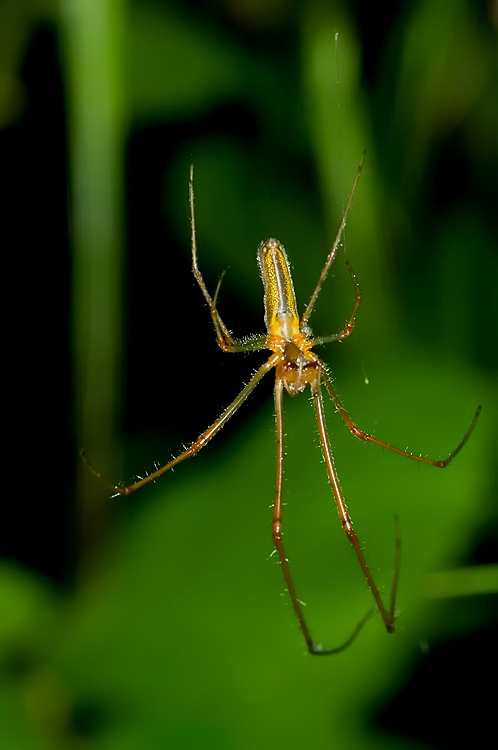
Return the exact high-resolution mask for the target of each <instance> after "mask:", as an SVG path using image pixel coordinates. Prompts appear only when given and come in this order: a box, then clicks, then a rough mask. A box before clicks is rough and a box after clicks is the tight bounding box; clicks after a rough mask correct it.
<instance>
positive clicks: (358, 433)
mask: <svg viewBox="0 0 498 750" xmlns="http://www.w3.org/2000/svg"><path fill="white" fill-rule="evenodd" d="M321 377H322V380H323V382H324V385H325V388H326V389H327V391H328V392H329V395H330V398H331V399H332V401H333V402H334V406H335V408H336V410H337V411H338V412H339V414H340V415H341V417H342V419H343V420H344V422H345V423H346V426H347V428H348V429H349V431H350V432H351V433H352V434H353V435H354V436H355V437H357V438H359V439H360V440H363V441H364V442H366V443H375V445H380V446H381V448H387V449H388V450H390V451H392V452H393V453H398V454H399V455H400V456H406V457H407V458H412V459H413V460H414V461H420V462H421V463H423V464H429V466H438V467H439V468H440V469H444V468H445V467H446V466H448V464H449V463H450V461H453V459H454V458H455V456H456V455H457V454H458V453H460V451H461V450H462V448H463V446H464V445H465V443H466V442H467V440H468V439H469V437H470V436H471V434H472V431H473V429H474V427H475V426H476V422H477V420H478V418H479V414H480V413H481V406H480V405H479V406H478V407H477V410H476V413H475V414H474V418H473V419H472V422H471V423H470V427H469V429H468V430H467V432H466V433H465V435H464V436H463V439H462V440H461V441H460V443H459V444H458V445H457V447H456V448H455V450H454V451H453V453H450V455H449V456H448V458H446V459H445V460H444V461H438V460H436V459H433V458H424V456H417V455H416V454H415V453H410V452H409V451H403V450H401V449H400V448H395V447H394V445H389V443H384V442H383V441H382V440H378V439H377V438H375V437H374V436H373V435H370V434H369V433H368V432H364V430H360V428H359V427H357V426H356V424H355V423H354V422H353V420H352V419H351V417H350V416H349V414H348V413H347V411H346V409H345V408H344V406H343V405H342V402H341V400H340V398H339V396H338V395H337V393H336V390H335V388H334V386H333V385H332V381H331V380H330V378H329V376H328V375H327V373H326V371H325V369H322V371H321Z"/></svg>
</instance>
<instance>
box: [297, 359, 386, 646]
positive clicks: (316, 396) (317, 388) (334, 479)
mask: <svg viewBox="0 0 498 750" xmlns="http://www.w3.org/2000/svg"><path fill="white" fill-rule="evenodd" d="M322 372H323V370H320V369H319V370H317V377H316V379H315V381H314V382H313V383H312V384H311V388H312V392H313V402H314V405H315V412H316V419H317V423H318V434H319V436H320V443H321V446H322V452H323V457H324V459H325V466H326V468H327V474H328V475H329V480H330V484H331V486H332V492H333V493H334V497H335V502H336V505H337V510H338V511H339V517H340V519H341V523H342V527H343V529H344V531H345V532H346V535H347V537H348V539H349V541H350V542H351V544H352V545H353V548H354V551H355V553H356V556H357V558H358V560H359V563H360V565H361V568H362V570H363V573H364V574H365V578H366V579H367V583H368V585H369V586H370V589H371V591H372V594H373V596H374V599H375V602H376V604H377V607H378V608H379V611H380V614H381V615H382V619H383V620H384V624H385V626H386V630H387V632H388V633H393V632H394V629H395V622H394V621H395V614H394V613H395V603H396V590H397V585H398V578H399V564H400V549H401V542H400V536H399V530H398V529H396V552H395V570H394V577H393V584H392V590H391V602H390V607H389V612H388V611H387V609H386V607H385V606H384V602H383V601H382V599H381V597H380V593H379V589H378V588H377V586H376V584H375V582H374V580H373V577H372V574H371V573H370V570H369V568H368V565H367V563H366V561H365V557H364V555H363V551H362V549H361V546H360V542H359V539H358V536H357V534H356V532H355V530H354V529H353V523H352V521H351V517H350V515H349V513H348V510H347V508H346V502H345V500H344V496H343V494H342V490H341V487H340V485H339V478H338V476H337V471H336V468H335V465H334V458H333V456H332V451H331V448H330V442H329V438H328V434H327V427H326V425H325V415H324V412H323V398H322V392H321V383H320V375H321V373H322Z"/></svg>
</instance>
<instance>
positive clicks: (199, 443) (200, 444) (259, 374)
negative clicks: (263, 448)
mask: <svg viewBox="0 0 498 750" xmlns="http://www.w3.org/2000/svg"><path fill="white" fill-rule="evenodd" d="M279 358H280V357H279V355H278V354H272V355H271V357H270V358H269V359H268V360H267V361H266V362H265V363H264V365H262V366H261V367H260V368H259V369H258V370H257V371H256V372H255V373H254V375H253V376H252V378H251V379H250V381H249V382H248V384H247V385H246V386H245V387H244V388H243V389H242V390H241V392H240V393H239V395H238V396H237V397H236V398H235V399H234V400H233V401H232V403H231V404H230V406H228V407H227V408H226V409H225V411H224V412H223V413H222V414H221V416H220V417H218V419H217V420H216V422H214V423H213V424H212V425H211V427H209V428H208V429H207V430H206V431H205V432H203V433H202V435H200V436H199V437H198V438H197V440H196V441H195V443H192V445H191V446H189V447H188V448H187V450H185V451H183V453H180V455H179V456H177V457H176V458H173V459H172V460H171V461H169V462H168V463H167V464H165V465H164V466H161V467H160V468H159V469H157V470H156V471H153V472H152V474H149V475H148V476H146V477H144V478H143V479H140V480H139V481H138V482H134V483H133V484H130V485H128V486H127V487H119V486H118V485H115V484H113V483H112V482H109V481H108V480H107V479H104V477H103V476H102V474H100V472H98V471H96V469H94V468H93V466H92V465H91V463H90V462H89V460H88V458H87V457H86V455H85V453H84V452H83V451H80V455H81V457H82V459H83V461H84V462H85V463H86V465H87V466H88V468H89V469H90V471H91V472H92V474H94V475H95V476H96V477H97V479H100V481H101V482H104V484H106V485H107V486H108V487H110V488H111V489H112V490H115V492H118V493H119V494H120V495H129V494H130V493H131V492H134V491H135V490H138V488H139V487H143V485H144V484H147V483H148V482H151V481H153V480H154V479H157V478H158V477H160V476H161V474H164V473H165V472H166V471H169V469H172V468H174V467H175V466H177V464H179V463H181V462H182V461H184V460H185V459H186V458H190V457H191V456H195V455H196V453H199V451H200V450H201V448H204V446H205V445H207V444H208V443H209V441H210V440H211V439H212V438H213V437H214V436H215V435H216V433H218V432H219V431H220V430H221V428H222V427H223V426H224V425H225V424H226V423H227V422H228V420H229V419H230V417H232V416H233V415H234V414H235V412H236V411H237V409H238V408H239V407H240V406H241V405H242V404H243V403H244V401H245V400H246V399H247V397H248V396H249V395H250V393H252V391H253V390H254V388H255V387H256V386H257V384H258V383H259V381H260V380H261V379H262V378H263V377H264V376H265V375H266V373H267V372H269V371H270V370H271V369H272V367H275V365H276V364H277V363H278V360H279Z"/></svg>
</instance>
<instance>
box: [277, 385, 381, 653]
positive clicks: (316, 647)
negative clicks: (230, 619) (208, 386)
mask: <svg viewBox="0 0 498 750" xmlns="http://www.w3.org/2000/svg"><path fill="white" fill-rule="evenodd" d="M283 388H284V384H283V380H281V379H280V378H276V380H275V420H276V435H277V471H276V478H275V503H274V506H273V523H272V532H273V543H274V545H275V548H276V550H277V553H278V556H279V559H280V563H281V565H282V570H283V572H284V577H285V581H286V583H287V588H288V591H289V594H290V597H291V600H292V605H293V607H294V611H295V613H296V615H297V619H298V620H299V625H300V626H301V630H302V631H303V635H304V638H305V640H306V645H307V646H308V650H309V652H310V654H313V655H314V656H327V655H329V654H338V653H339V652H340V651H344V649H346V648H347V647H348V646H350V645H351V643H353V641H354V640H355V638H356V636H357V635H358V633H359V632H360V630H361V629H362V628H363V626H364V625H365V623H366V622H367V621H368V620H369V619H370V618H371V617H372V615H373V614H375V612H376V609H374V610H369V611H368V612H367V613H366V615H365V616H364V617H363V618H362V619H361V620H360V622H359V623H358V625H357V626H356V628H355V629H354V631H353V632H352V634H351V635H350V637H349V638H348V639H347V641H345V642H344V643H343V644H341V645H340V646H337V647H335V648H327V649H325V648H323V647H322V646H321V645H320V644H317V643H315V642H314V641H313V638H312V637H311V634H310V631H309V629H308V625H307V624H306V620H305V619H304V615H303V610H302V607H301V604H300V602H299V599H298V598H297V594H296V590H295V588H294V583H293V581H292V577H291V574H290V570H289V564H288V562H287V558H286V556H285V550H284V544H283V541H282V497H283V482H284V417H283V408H282V397H283ZM360 554H361V551H360ZM393 606H394V605H393Z"/></svg>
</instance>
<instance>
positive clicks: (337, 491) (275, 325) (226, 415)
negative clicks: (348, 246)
mask: <svg viewBox="0 0 498 750" xmlns="http://www.w3.org/2000/svg"><path fill="white" fill-rule="evenodd" d="M363 159H364V154H363V156H362V159H361V161H360V164H359V166H358V169H357V172H356V175H355V178H354V181H353V186H352V188H351V192H350V194H349V197H348V200H347V203H346V207H345V210H344V213H343V216H342V220H341V223H340V226H339V229H338V232H337V236H336V238H335V240H334V244H333V245H332V248H331V250H330V252H329V254H328V256H327V259H326V261H325V265H324V267H323V269H322V272H321V274H320V277H319V279H318V283H317V285H316V288H315V290H314V292H313V294H312V295H311V299H310V301H309V303H308V306H307V307H306V309H305V311H304V313H303V315H302V316H301V318H299V316H298V313H297V304H296V297H295V294H294V287H293V282H292V277H291V272H290V267H289V262H288V260H287V255H286V253H285V250H284V248H283V246H282V245H281V244H280V242H278V240H276V239H272V238H270V239H268V240H266V241H265V242H262V243H261V244H260V246H259V249H258V263H259V267H260V271H261V276H262V279H263V286H264V308H265V317H264V319H265V325H266V334H263V335H260V336H255V337H251V338H249V339H244V340H238V339H234V338H233V337H232V334H231V333H230V331H229V330H228V328H227V326H226V325H225V323H224V322H223V320H222V319H221V317H220V315H219V313H218V310H217V299H218V293H219V290H220V285H221V281H222V279H223V275H224V273H223V274H222V275H221V277H220V279H219V281H218V285H217V287H216V291H215V293H214V296H213V297H211V295H210V294H209V292H208V290H207V287H206V284H205V283H204V279H203V277H202V274H201V272H200V270H199V265H198V259H197V242H196V232H195V214H194V187H193V176H194V170H193V165H191V167H190V180H189V202H190V218H191V245H192V266H193V273H194V276H195V278H196V281H197V283H198V285H199V287H200V289H201V291H202V294H203V295H204V299H205V300H206V302H207V304H208V305H209V308H210V311H211V317H212V320H213V323H214V328H215V331H216V336H217V339H218V344H219V346H220V348H221V349H222V350H223V351H224V352H229V353H234V352H247V351H258V350H263V349H269V350H270V352H271V354H270V356H269V357H268V359H267V360H266V362H264V364H262V365H261V366H260V367H259V369H258V370H257V371H256V372H255V373H254V374H253V376H252V377H251V379H250V380H249V382H248V383H247V385H246V386H245V387H244V388H243V389H242V390H241V392H240V393H239V395H238V396H237V397H236V398H235V399H234V400H233V401H232V403H231V404H230V405H229V406H228V407H227V408H226V409H225V410H224V411H223V413H222V414H221V415H220V416H219V417H218V419H217V420H216V421H215V422H214V423H213V424H212V425H211V426H210V427H209V428H208V429H207V430H206V431H205V432H203V433H202V434H201V435H200V436H199V437H198V438H197V440H196V441H195V442H194V443H192V445H190V446H189V447H188V448H187V449H186V450H185V451H183V453H180V455H178V456H177V457H176V458H174V459H172V460H171V461H169V462H168V463H166V464H165V465H164V466H162V467H160V468H158V469H157V470H156V471H154V472H152V473H151V474H149V475H148V476H146V477H144V478H143V479H140V480H138V481H136V482H134V483H133V484H130V485H128V486H127V487H122V486H118V485H114V484H112V483H111V482H109V481H107V480H106V479H104V477H102V475H101V474H100V473H99V472H98V471H96V470H95V469H94V468H93V466H92V465H91V464H90V462H89V461H88V459H87V458H86V456H85V454H84V452H83V451H82V453H81V455H82V457H83V459H84V461H85V462H86V464H87V465H88V468H89V469H90V471H91V472H92V473H93V474H94V475H95V476H96V477H97V478H98V479H100V480H101V481H103V482H104V483H105V484H106V485H107V486H109V487H111V488H112V489H113V490H115V492H116V493H119V494H120V495H129V494H130V493H131V492H134V491H135V490H137V489H139V488H140V487H142V486H143V485H145V484H147V483H148V482H151V481H153V480H155V479H157V478H158V477H159V476H161V474H164V473H165V472H166V471H169V469H172V468H173V467H175V466H176V465H177V464H179V463H181V462H182V461H184V460H185V459H186V458H190V457H191V456H194V455H195V454H196V453H198V452H199V451H200V450H201V449H202V448H204V446H205V445H207V444H208V443H209V441H210V440H211V439H212V438H213V437H214V436H215V435H216V434H217V433H218V432H219V431H220V430H221V428H222V427H223V426H224V425H225V424H226V422H227V421H228V420H229V419H230V417H231V416H232V415H233V414H234V413H235V412H236V411H237V409H238V408H239V407H240V406H241V405H242V404H243V402H244V401H245V400H246V399H247V398H248V396H249V395H250V394H251V392H252V391H253V390H254V388H255V387H256V386H257V385H258V383H259V382H260V380H262V378H263V377H264V376H265V375H266V374H267V373H269V372H270V371H271V370H274V371H275V391H274V392H275V417H276V442H277V466H276V481H275V500H274V505H273V521H272V534H273V542H274V545H275V549H276V551H277V553H278V557H279V559H280V563H281V565H282V570H283V573H284V577H285V581H286V584H287V588H288V591H289V594H290V597H291V600H292V605H293V607H294V610H295V613H296V615H297V618H298V620H299V624H300V626H301V630H302V632H303V635H304V638H305V640H306V645H307V647H308V650H309V652H310V653H311V654H314V655H328V654H335V653H338V652H340V651H342V650H344V649H345V648H347V647H348V646H349V645H350V644H351V643H352V642H353V640H354V639H355V638H356V636H357V635H358V633H359V632H360V630H361V628H362V627H363V625H364V624H365V623H366V622H367V620H368V619H369V618H370V617H371V616H372V615H373V614H374V613H376V612H377V611H379V612H380V614H381V616H382V619H383V621H384V625H385V627H386V630H387V632H388V633H393V632H394V630H395V602H396V590H397V585H398V578H399V567H400V547H401V542H400V533H399V524H398V521H397V519H395V565H394V575H393V582H392V589H391V597H390V605H389V608H388V609H387V608H386V606H385V605H384V602H383V601H382V598H381V596H380V593H379V590H378V588H377V585H376V584H375V582H374V580H373V577H372V574H371V572H370V570H369V568H368V565H367V563H366V561H365V557H364V555H363V551H362V549H361V546H360V542H359V539H358V536H357V534H356V532H355V530H354V528H353V524H352V521H351V517H350V515H349V513H348V510H347V508H346V503H345V500H344V495H343V493H342V490H341V487H340V484H339V478H338V475H337V470H336V468H335V464H334V458H333V455H332V451H331V448H330V441H329V438H328V434H327V427H326V424H325V416H324V408H323V395H322V388H323V387H324V388H325V390H326V391H327V393H328V394H329V396H330V398H331V399H332V402H333V404H334V406H335V410H336V412H338V413H339V415H340V417H342V419H343V420H344V422H345V424H346V426H347V427H348V429H349V430H350V432H351V433H352V434H353V435H354V436H355V437H357V438H359V439H360V440H363V441H365V442H368V443H375V445H379V446H381V447H382V448H387V449H388V450H390V451H393V452H394V453H398V454H399V455H401V456H406V457H407V458H411V459H413V460H414V461H419V462H421V463H425V464H429V465H430V466H438V467H440V468H444V467H446V466H448V464H449V463H450V461H452V460H453V459H454V458H455V456H456V455H457V454H458V453H459V452H460V451H461V449H462V448H463V446H464V445H465V443H466V442H467V440H468V439H469V437H470V435H471V433H472V430H473V429H474V427H475V424H476V422H477V419H478V417H479V414H480V411H481V407H480V406H479V407H478V409H477V411H476V413H475V415H474V418H473V420H472V422H471V424H470V427H469V429H468V430H467V432H466V434H465V435H464V437H463V439H462V440H461V442H460V443H459V445H458V446H457V448H455V450H454V451H453V453H451V454H450V455H449V456H448V458H446V459H445V460H444V461H438V460H433V459H430V458H424V457H422V456H418V455H415V454H413V453H409V452H408V451H403V450H400V449H399V448H395V447H394V446H392V445H389V444H388V443H384V442H383V441H382V440H379V439H378V438H376V437H374V436H373V435H370V434H369V433H367V432H364V431H363V430H361V429H360V428H359V427H357V426H356V424H355V423H354V422H353V420H352V419H351V417H350V416H349V414H348V413H347V411H346V409H345V408H344V406H343V404H342V402H341V400H340V399H339V396H338V395H337V393H336V391H335V388H334V387H333V385H332V380H331V378H330V376H329V374H328V372H327V368H326V366H325V364H324V363H323V362H322V361H321V359H320V358H319V357H318V356H317V354H315V353H314V352H313V351H312V349H313V347H316V346H318V345H321V344H327V343H330V342H332V341H341V340H344V339H346V338H347V337H348V336H349V335H350V334H351V332H352V330H353V324H354V320H355V316H356V313H357V311H358V308H359V306H360V302H361V297H362V295H361V290H360V286H359V284H358V281H357V279H356V275H355V273H354V271H353V269H352V267H351V265H350V263H349V262H348V261H346V265H347V268H348V271H349V274H350V276H351V279H352V282H353V285H354V290H355V301H354V305H353V310H352V312H351V315H350V317H349V319H348V321H347V323H346V325H345V327H344V328H343V329H342V330H341V331H340V332H339V333H336V334H333V335H331V336H320V337H314V336H313V335H312V333H311V330H310V328H309V326H308V319H309V317H310V315H311V313H312V311H313V308H314V305H315V303H316V300H317V298H318V295H319V293H320V291H321V288H322V285H323V282H324V281H325V278H326V276H327V274H328V272H329V270H330V267H331V265H332V263H333V261H334V259H335V256H336V252H337V248H338V246H339V243H340V240H341V236H342V233H343V231H344V228H345V226H346V220H347V216H348V213H349V210H350V207H351V203H352V200H353V196H354V193H355V191H356V186H357V184H358V180H359V177H360V173H361V169H362V166H363ZM308 386H309V387H310V389H311V394H312V397H313V404H314V408H315V415H316V420H317V425H318V434H319V438H320V444H321V448H322V453H323V457H324V460H325V466H326V469H327V474H328V477H329V480H330V484H331V487H332V492H333V495H334V498H335V502H336V505H337V510H338V512H339V518H340V520H341V524H342V527H343V529H344V531H345V532H346V535H347V537H348V539H349V541H350V542H351V544H352V545H353V548H354V551H355V553H356V556H357V558H358V560H359V563H360V565H361V568H362V570H363V573H364V575H365V577H366V580H367V583H368V586H369V587H370V589H371V591H372V594H373V597H374V600H375V605H374V606H373V607H372V608H371V609H370V610H369V611H368V612H367V613H366V615H365V616H364V617H363V618H362V620H361V621H360V622H359V624H358V625H357V626H356V628H355V630H354V631H353V633H352V634H351V636H350V637H349V638H348V639H347V641H345V642H344V643H343V644H341V645H340V646H337V647H334V648H324V647H323V646H322V645H321V644H319V643H315V641H314V640H313V638H312V637H311V634H310V631H309V628H308V625H307V623H306V620H305V618H304V615H303V610H302V606H301V603H300V600H299V599H298V597H297V594H296V590H295V588H294V584H293V581H292V577H291V574H290V570H289V565H288V561H287V558H286V556H285V551H284V544H283V538H282V537H283V527H282V504H283V503H282V490H283V478H284V420H283V408H282V401H283V393H284V390H286V391H287V393H288V394H289V395H290V396H292V397H294V396H297V395H298V394H299V393H302V392H303V391H304V390H305V389H306V388H307V387H308Z"/></svg>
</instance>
